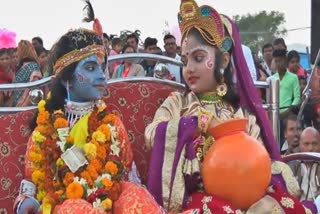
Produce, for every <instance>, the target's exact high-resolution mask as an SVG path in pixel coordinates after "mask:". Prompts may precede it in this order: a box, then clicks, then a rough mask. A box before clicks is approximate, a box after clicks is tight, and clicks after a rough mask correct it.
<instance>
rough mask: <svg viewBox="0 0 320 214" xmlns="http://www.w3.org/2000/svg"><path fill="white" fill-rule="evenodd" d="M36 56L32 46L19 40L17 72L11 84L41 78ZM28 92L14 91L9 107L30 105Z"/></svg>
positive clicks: (25, 41)
mask: <svg viewBox="0 0 320 214" xmlns="http://www.w3.org/2000/svg"><path fill="white" fill-rule="evenodd" d="M37 58H38V57H37V54H36V51H35V50H34V48H33V46H32V44H31V43H30V42H29V41H27V40H21V41H20V42H19V44H18V60H19V65H18V71H17V73H16V75H15V77H14V79H13V83H26V82H32V81H35V80H39V79H41V78H42V74H41V70H40V66H39V64H38V60H37ZM30 104H31V103H30V100H29V90H27V89H26V90H24V91H21V90H19V91H14V92H13V95H12V97H11V100H10V106H28V105H30Z"/></svg>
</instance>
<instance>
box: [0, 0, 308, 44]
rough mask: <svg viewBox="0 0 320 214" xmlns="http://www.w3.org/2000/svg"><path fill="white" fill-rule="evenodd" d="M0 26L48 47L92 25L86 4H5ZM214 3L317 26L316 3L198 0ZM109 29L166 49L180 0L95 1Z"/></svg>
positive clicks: (304, 33)
mask: <svg viewBox="0 0 320 214" xmlns="http://www.w3.org/2000/svg"><path fill="white" fill-rule="evenodd" d="M0 2H1V3H0V4H1V12H0V28H6V29H9V30H12V31H15V32H16V33H17V41H19V40H20V39H29V40H30V39H31V38H32V37H34V36H40V37H42V38H43V40H44V43H45V44H44V45H45V47H46V48H50V47H51V45H52V44H53V43H54V42H55V41H56V40H57V39H58V38H59V36H61V35H62V34H63V33H65V32H66V31H67V30H69V29H70V28H78V27H91V26H90V25H88V24H84V23H82V21H81V20H82V18H83V15H84V13H83V11H82V8H83V7H84V2H83V1H81V0H0ZM197 2H198V3H199V4H200V5H201V4H203V3H207V4H210V5H211V6H213V7H214V8H215V9H216V10H217V11H218V12H220V13H224V14H226V15H228V16H231V17H232V16H234V15H237V14H239V15H243V14H247V13H257V12H259V11H261V10H267V11H271V10H277V11H280V12H283V13H284V14H285V18H286V24H285V27H286V28H287V29H295V28H300V27H309V26H310V25H311V21H310V20H311V8H310V7H311V0H197ZM91 3H92V4H93V7H94V9H95V13H96V16H97V17H98V18H99V19H100V21H101V23H102V26H103V30H104V31H105V32H107V33H108V34H110V33H112V34H119V32H120V31H121V30H124V29H128V30H135V29H140V30H141V31H142V38H143V39H144V38H145V37H147V36H151V37H156V38H158V40H159V42H160V46H162V44H163V42H162V41H161V40H162V37H163V35H162V32H163V30H164V29H166V27H165V22H166V21H167V22H168V23H169V25H171V26H174V25H176V24H177V12H178V10H179V4H180V1H178V0H91ZM285 39H286V42H287V44H291V43H303V44H306V45H310V29H307V30H300V31H290V32H289V33H288V35H287V37H286V38H285Z"/></svg>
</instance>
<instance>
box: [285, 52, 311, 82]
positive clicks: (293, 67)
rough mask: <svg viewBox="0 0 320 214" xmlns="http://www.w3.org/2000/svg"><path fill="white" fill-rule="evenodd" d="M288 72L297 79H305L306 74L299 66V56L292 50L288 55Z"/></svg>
mask: <svg viewBox="0 0 320 214" xmlns="http://www.w3.org/2000/svg"><path fill="white" fill-rule="evenodd" d="M288 70H289V71H290V72H292V73H294V74H296V75H297V76H298V77H303V78H305V79H306V78H307V72H306V70H304V69H303V67H302V66H301V65H300V55H299V53H298V52H297V51H295V50H292V51H290V52H289V53H288Z"/></svg>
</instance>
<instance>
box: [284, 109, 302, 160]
mask: <svg viewBox="0 0 320 214" xmlns="http://www.w3.org/2000/svg"><path fill="white" fill-rule="evenodd" d="M297 123H298V121H297V116H296V115H294V114H291V115H289V116H288V117H287V118H286V119H285V120H284V122H283V130H284V138H285V142H284V143H283V146H282V147H281V153H282V154H284V155H290V154H293V153H296V152H298V151H299V137H300V131H299V127H298V124H297Z"/></svg>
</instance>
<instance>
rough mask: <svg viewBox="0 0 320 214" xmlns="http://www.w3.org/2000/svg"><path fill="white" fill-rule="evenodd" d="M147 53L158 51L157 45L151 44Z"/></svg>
mask: <svg viewBox="0 0 320 214" xmlns="http://www.w3.org/2000/svg"><path fill="white" fill-rule="evenodd" d="M146 52H147V53H155V52H157V45H150V46H148V47H147V49H146Z"/></svg>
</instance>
